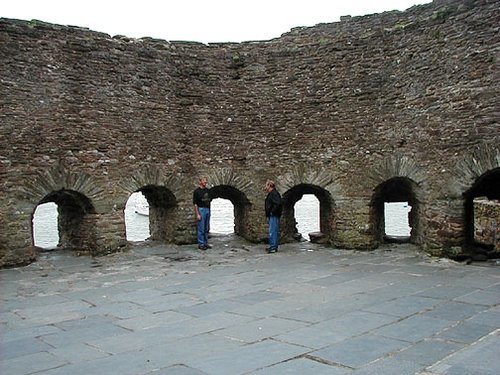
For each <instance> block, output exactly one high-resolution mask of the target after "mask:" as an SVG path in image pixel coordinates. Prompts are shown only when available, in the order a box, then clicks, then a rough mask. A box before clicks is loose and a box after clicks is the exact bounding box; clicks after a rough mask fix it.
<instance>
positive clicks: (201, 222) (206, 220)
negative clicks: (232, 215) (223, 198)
mask: <svg viewBox="0 0 500 375" xmlns="http://www.w3.org/2000/svg"><path fill="white" fill-rule="evenodd" d="M207 185H208V179H207V178H206V177H202V178H200V186H198V187H197V188H196V189H195V190H194V192H193V204H194V213H195V215H196V221H197V222H198V226H197V232H198V249H200V250H206V249H209V248H211V247H212V246H210V245H209V244H208V232H209V230H210V201H211V198H210V193H209V189H208V187H207Z"/></svg>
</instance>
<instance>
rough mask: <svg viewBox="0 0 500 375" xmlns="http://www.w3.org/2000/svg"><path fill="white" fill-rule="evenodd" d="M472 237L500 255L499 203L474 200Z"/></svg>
mask: <svg viewBox="0 0 500 375" xmlns="http://www.w3.org/2000/svg"><path fill="white" fill-rule="evenodd" d="M474 235H475V237H476V239H477V241H478V242H479V243H482V244H485V245H489V246H491V247H492V249H493V251H495V252H497V253H500V201H497V200H489V199H486V198H484V197H483V198H476V199H474Z"/></svg>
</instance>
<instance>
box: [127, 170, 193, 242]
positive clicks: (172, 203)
mask: <svg viewBox="0 0 500 375" xmlns="http://www.w3.org/2000/svg"><path fill="white" fill-rule="evenodd" d="M120 190H121V192H122V193H123V196H124V197H126V199H128V197H129V196H130V194H132V193H134V192H141V193H142V194H143V195H144V196H145V198H146V199H147V201H148V203H149V231H150V238H149V239H151V240H155V241H161V240H166V241H173V238H174V237H175V227H176V222H177V208H178V207H177V206H178V196H180V195H182V194H183V193H185V190H186V183H185V182H184V181H183V180H182V179H181V178H178V177H176V176H173V175H168V174H167V173H166V172H165V171H163V170H162V169H160V168H158V167H156V166H147V167H145V168H143V169H141V170H139V171H136V172H135V173H133V174H132V176H130V177H129V178H127V179H125V180H122V181H121V182H120ZM123 201H124V200H123Z"/></svg>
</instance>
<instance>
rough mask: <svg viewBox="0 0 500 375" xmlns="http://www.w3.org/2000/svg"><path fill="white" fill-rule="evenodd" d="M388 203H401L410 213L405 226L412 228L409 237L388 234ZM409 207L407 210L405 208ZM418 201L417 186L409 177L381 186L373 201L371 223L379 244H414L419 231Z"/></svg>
mask: <svg viewBox="0 0 500 375" xmlns="http://www.w3.org/2000/svg"><path fill="white" fill-rule="evenodd" d="M387 203H399V204H400V205H401V206H402V207H403V208H404V209H406V211H407V212H408V220H407V222H406V223H404V225H406V224H407V225H409V226H410V228H411V231H410V234H409V236H405V235H403V236H399V235H391V234H386V224H387V223H386V222H385V220H386V215H385V209H386V204H387ZM405 206H407V208H406V207H405ZM418 210H419V205H418V200H417V195H416V184H415V182H413V181H412V180H410V179H409V178H407V177H394V178H391V179H389V180H387V181H385V182H383V183H381V184H379V185H378V186H377V187H376V188H375V191H374V194H373V198H372V201H371V221H372V226H373V228H374V235H375V237H376V239H377V241H379V242H395V241H396V242H414V241H415V237H416V235H417V231H418Z"/></svg>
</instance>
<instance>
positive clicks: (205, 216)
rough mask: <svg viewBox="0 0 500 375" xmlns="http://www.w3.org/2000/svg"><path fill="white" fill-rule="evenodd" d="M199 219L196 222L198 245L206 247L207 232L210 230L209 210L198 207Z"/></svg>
mask: <svg viewBox="0 0 500 375" xmlns="http://www.w3.org/2000/svg"><path fill="white" fill-rule="evenodd" d="M198 210H199V211H200V216H201V219H200V220H199V221H198V245H200V246H206V245H208V231H209V230H210V208H205V207H199V208H198Z"/></svg>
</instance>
